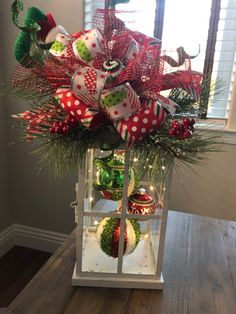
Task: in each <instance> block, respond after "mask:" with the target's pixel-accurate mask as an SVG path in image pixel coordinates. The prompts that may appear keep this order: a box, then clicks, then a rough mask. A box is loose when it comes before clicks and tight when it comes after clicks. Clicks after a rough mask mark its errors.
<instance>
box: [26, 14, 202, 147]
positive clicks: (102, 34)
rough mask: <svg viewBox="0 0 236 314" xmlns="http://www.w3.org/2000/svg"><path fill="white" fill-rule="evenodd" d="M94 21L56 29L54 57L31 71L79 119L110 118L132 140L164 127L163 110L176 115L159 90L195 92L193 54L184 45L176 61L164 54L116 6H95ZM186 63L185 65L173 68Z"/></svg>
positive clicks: (89, 123)
mask: <svg viewBox="0 0 236 314" xmlns="http://www.w3.org/2000/svg"><path fill="white" fill-rule="evenodd" d="M93 26H94V29H92V30H88V31H83V32H79V33H75V34H73V35H68V36H67V35H65V34H60V33H59V34H57V36H56V41H55V43H54V44H53V45H52V47H51V49H50V53H51V54H52V55H54V56H55V57H53V56H51V57H48V58H47V59H46V61H45V63H44V64H43V66H39V67H36V68H33V69H32V70H31V71H32V73H33V74H35V75H37V76H38V77H41V78H43V79H44V81H45V80H46V81H47V82H48V84H49V85H50V86H51V88H53V89H54V90H57V89H58V88H59V90H57V92H56V98H57V99H58V102H59V104H60V106H61V107H62V108H63V109H64V110H65V111H67V112H69V113H70V114H71V115H73V116H74V117H75V118H76V119H77V120H78V121H79V122H80V123H82V124H83V125H85V126H86V127H93V128H96V127H99V126H100V123H98V122H97V125H96V123H94V121H100V120H101V119H104V122H105V121H107V120H106V119H107V118H109V120H110V121H112V122H113V124H114V126H115V127H116V128H117V131H118V132H119V133H120V135H121V137H122V138H123V139H124V140H125V141H126V142H127V144H128V145H132V144H133V143H134V142H135V141H138V140H140V139H141V138H143V137H145V136H146V135H147V134H148V133H150V132H152V131H153V130H154V129H159V128H161V127H162V124H163V122H164V121H165V119H166V117H167V114H166V111H165V110H166V109H167V110H168V111H169V112H170V113H171V114H174V112H175V110H176V107H177V105H176V104H175V103H173V102H172V101H170V100H169V99H168V98H165V97H164V96H162V95H160V91H161V90H165V89H172V88H175V87H181V88H184V89H185V90H187V91H188V92H190V93H191V94H192V95H193V96H194V97H196V98H197V97H198V95H199V93H200V91H201V89H200V81H201V78H202V76H201V74H200V73H197V72H192V71H191V69H190V67H189V64H190V59H191V58H192V57H191V56H189V55H188V54H186V52H185V51H184V49H183V48H178V49H177V54H178V58H177V60H174V59H173V58H171V57H170V56H168V55H162V54H161V46H160V41H159V40H158V39H155V38H151V37H148V36H146V35H144V34H141V33H139V32H134V31H131V30H129V29H127V28H126V27H125V24H124V22H122V21H121V20H120V19H118V18H117V17H116V11H114V10H97V11H96V12H95V14H94V20H93ZM186 61H187V62H186ZM185 63H186V64H187V65H188V68H187V69H186V70H177V71H176V69H175V67H178V66H180V65H183V64H185ZM114 65H115V66H116V67H115V68H114ZM107 66H108V68H107ZM109 66H110V67H111V69H110V68H109ZM167 66H168V71H167ZM114 69H115V70H114ZM71 80H72V81H71ZM128 83H129V84H128ZM61 88H62V89H61ZM164 108H165V109H164ZM98 115H99V117H100V118H101V119H98V120H96V119H97V118H96V119H95V117H97V116H98Z"/></svg>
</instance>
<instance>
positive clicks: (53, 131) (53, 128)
mask: <svg viewBox="0 0 236 314" xmlns="http://www.w3.org/2000/svg"><path fill="white" fill-rule="evenodd" d="M49 132H50V133H52V134H53V133H55V127H54V126H52V127H50V129H49Z"/></svg>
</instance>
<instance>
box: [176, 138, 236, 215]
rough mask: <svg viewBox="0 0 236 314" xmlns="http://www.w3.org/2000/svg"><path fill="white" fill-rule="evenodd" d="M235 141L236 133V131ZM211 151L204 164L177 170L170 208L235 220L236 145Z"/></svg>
mask: <svg viewBox="0 0 236 314" xmlns="http://www.w3.org/2000/svg"><path fill="white" fill-rule="evenodd" d="M234 138H235V143H236V133H235V134H234ZM222 148H223V150H224V152H220V153H211V154H209V159H208V161H207V162H206V163H205V165H204V166H203V167H200V166H194V167H193V169H194V171H195V172H196V173H193V172H192V171H190V170H189V169H182V170H181V169H179V171H178V173H176V172H175V175H174V178H173V182H172V191H171V202H170V208H171V209H176V210H180V211H186V212H192V213H194V214H199V215H205V216H210V217H218V218H223V219H229V220H236V145H224V146H223V147H222Z"/></svg>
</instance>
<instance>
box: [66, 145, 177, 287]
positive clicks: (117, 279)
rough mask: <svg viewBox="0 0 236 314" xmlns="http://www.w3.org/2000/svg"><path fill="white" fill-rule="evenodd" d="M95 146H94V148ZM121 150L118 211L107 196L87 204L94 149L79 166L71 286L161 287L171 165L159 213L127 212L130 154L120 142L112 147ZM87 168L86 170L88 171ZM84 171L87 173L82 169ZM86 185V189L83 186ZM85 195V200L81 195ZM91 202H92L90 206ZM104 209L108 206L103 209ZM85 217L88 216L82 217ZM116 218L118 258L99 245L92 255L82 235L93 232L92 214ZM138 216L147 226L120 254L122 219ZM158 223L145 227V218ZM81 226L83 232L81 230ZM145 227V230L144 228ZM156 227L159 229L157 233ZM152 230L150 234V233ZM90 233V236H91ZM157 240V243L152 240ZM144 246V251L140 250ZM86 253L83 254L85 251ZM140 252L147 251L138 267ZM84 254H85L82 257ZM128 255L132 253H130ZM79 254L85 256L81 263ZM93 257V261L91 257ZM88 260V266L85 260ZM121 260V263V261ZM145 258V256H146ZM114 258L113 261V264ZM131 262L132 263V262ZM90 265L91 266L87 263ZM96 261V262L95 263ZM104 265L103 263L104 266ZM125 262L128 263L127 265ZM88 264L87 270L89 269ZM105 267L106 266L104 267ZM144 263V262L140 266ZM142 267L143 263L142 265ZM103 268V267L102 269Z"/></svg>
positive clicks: (90, 188) (122, 234)
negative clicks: (122, 165)
mask: <svg viewBox="0 0 236 314" xmlns="http://www.w3.org/2000/svg"><path fill="white" fill-rule="evenodd" d="M94 149H96V148H94ZM116 150H117V151H119V150H124V151H125V168H124V184H123V190H122V202H121V204H122V205H121V210H120V211H119V212H117V211H114V212H110V211H108V210H110V208H107V207H109V206H110V205H107V204H108V203H109V201H108V200H104V199H102V205H101V206H100V205H99V206H100V207H99V206H98V203H99V202H100V201H101V200H99V201H98V202H97V203H96V204H95V205H94V204H91V200H92V195H93V194H92V193H93V192H92V182H93V179H94V178H93V172H94V170H93V157H94V152H93V149H91V150H90V151H89V152H88V153H87V157H86V160H84V161H83V162H82V163H81V164H80V166H79V183H78V184H77V185H76V190H77V191H76V193H77V197H76V199H77V204H76V206H75V215H76V223H77V235H76V263H75V268H74V273H73V277H72V284H73V285H75V286H101V287H114V288H141V289H142V288H146V289H162V288H163V283H164V280H163V277H162V274H161V267H162V259H163V249H164V240H165V231H166V221H167V213H168V208H167V206H168V198H169V187H170V181H171V174H172V169H170V170H169V172H168V177H167V180H166V183H167V188H166V191H165V195H164V200H163V201H164V205H163V209H162V213H161V214H160V213H155V214H150V215H141V214H129V213H128V212H127V191H128V186H129V169H130V157H131V150H130V149H129V148H127V147H124V146H120V147H119V148H117V149H116ZM88 170H89V171H88ZM85 171H87V173H85ZM86 189H87V190H86ZM85 197H86V198H89V199H88V203H87V201H86V200H85V199H84V198H85ZM91 205H94V206H91ZM107 209H108V210H107ZM85 217H87V218H88V219H89V220H87V219H84V218H85ZM100 217H101V219H103V218H111V217H116V218H120V239H119V248H118V258H117V259H113V258H112V257H108V256H107V255H105V253H103V252H102V250H101V248H100V247H99V245H98V244H96V245H97V250H98V251H96V252H94V249H93V250H92V251H91V253H92V256H91V258H88V256H89V257H90V255H88V252H89V251H88V252H87V251H86V250H89V249H88V248H87V247H86V241H87V240H86V238H88V237H90V236H91V234H92V235H93V239H94V234H95V229H96V228H95V227H92V225H91V224H92V222H93V219H94V218H100ZM131 218H132V219H139V221H144V222H145V224H147V226H146V227H145V228H144V232H147V233H145V234H142V238H141V240H140V242H139V244H138V246H139V249H138V246H137V248H136V249H135V250H134V252H133V253H132V254H130V255H127V256H125V257H124V256H123V250H124V232H125V225H126V219H131ZM160 220H161V222H160V225H158V223H157V225H158V226H155V228H156V230H154V228H150V227H149V228H148V225H149V222H150V223H153V222H155V221H156V222H158V221H160ZM86 221H87V222H88V221H90V224H89V226H87V225H86ZM85 230H87V231H86V233H85ZM145 230H146V231H145ZM158 231H159V233H158ZM152 232H154V235H153V233H152ZM91 237H92V236H91ZM155 239H157V240H156V241H158V242H157V243H155ZM142 250H146V251H145V252H148V254H147V253H144V251H142ZM86 254H87V255H86ZM144 254H146V255H149V256H148V261H149V264H150V265H149V266H148V267H149V268H146V269H144V268H142V269H141V268H140V266H139V265H140V261H141V262H142V263H144V262H143V259H144ZM85 255H86V256H87V257H86V258H87V259H86V258H85ZM131 255H132V256H131ZM83 258H85V260H84V263H83ZM101 258H102V267H103V270H101V268H98V267H97V266H94V265H95V262H96V259H97V260H99V261H101ZM94 260H95V261H94ZM87 261H88V264H89V266H88V267H87V264H86V263H85V262H87ZM124 261H125V264H124ZM146 261H147V260H146ZM116 262H117V264H116ZM109 263H110V264H112V271H111V270H110V268H109V267H110V266H109V265H110V264H109ZM132 263H133V264H134V265H132ZM91 265H92V266H91ZM96 265H97V264H96ZM104 265H105V266H104ZM107 265H108V266H107ZM127 265H128V266H127ZM90 266H91V270H90ZM93 267H94V268H93ZM99 267H101V266H99ZM106 267H108V268H106ZM141 267H144V264H143V266H141ZM145 267H146V265H145ZM104 269H105V271H104Z"/></svg>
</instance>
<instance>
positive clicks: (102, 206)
mask: <svg viewBox="0 0 236 314" xmlns="http://www.w3.org/2000/svg"><path fill="white" fill-rule="evenodd" d="M124 167H125V152H124V150H118V149H116V150H109V151H108V150H107V151H103V150H101V149H90V150H88V152H87V156H86V169H85V196H84V200H85V206H84V210H85V211H89V212H94V213H95V212H99V213H107V212H114V211H116V210H119V209H120V207H121V200H122V192H123V184H124ZM129 177H130V180H129V182H130V184H129V190H130V193H131V190H133V185H134V176H133V173H131V171H130V173H129ZM131 179H132V180H131ZM131 185H132V186H131Z"/></svg>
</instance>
